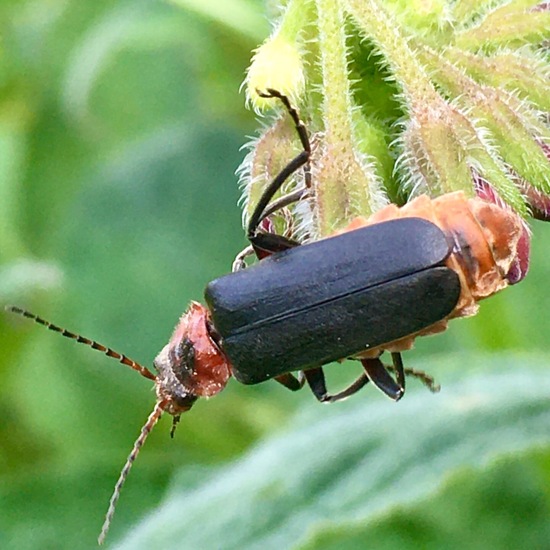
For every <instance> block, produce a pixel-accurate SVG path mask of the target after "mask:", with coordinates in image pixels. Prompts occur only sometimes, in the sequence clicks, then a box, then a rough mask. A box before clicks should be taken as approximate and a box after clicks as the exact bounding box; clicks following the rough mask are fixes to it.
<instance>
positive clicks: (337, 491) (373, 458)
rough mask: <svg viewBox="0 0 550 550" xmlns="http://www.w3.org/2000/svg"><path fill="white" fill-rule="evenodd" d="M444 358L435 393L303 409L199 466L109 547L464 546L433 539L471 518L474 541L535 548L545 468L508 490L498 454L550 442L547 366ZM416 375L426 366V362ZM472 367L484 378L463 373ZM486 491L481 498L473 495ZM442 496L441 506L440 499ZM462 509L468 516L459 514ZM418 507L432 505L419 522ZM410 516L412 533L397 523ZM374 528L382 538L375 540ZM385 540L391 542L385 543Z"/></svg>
mask: <svg viewBox="0 0 550 550" xmlns="http://www.w3.org/2000/svg"><path fill="white" fill-rule="evenodd" d="M525 359H527V360H528V362H529V364H530V365H532V367H531V368H525V369H523V370H522V371H521V372H519V371H518V369H517V368H516V365H517V363H518V362H519V361H524V360H525ZM446 363H447V366H448V367H449V371H451V370H454V373H455V377H458V376H460V378H461V380H458V381H455V382H451V383H449V384H448V386H447V387H446V389H445V391H444V392H443V393H442V394H440V395H438V396H437V397H435V396H434V397H432V398H430V399H426V394H425V393H424V392H423V391H415V390H413V391H412V392H410V394H409V395H408V396H407V399H406V400H404V401H403V402H402V403H400V404H399V405H394V406H390V405H389V404H388V403H387V401H386V400H385V399H383V398H382V397H380V398H379V399H376V397H375V396H370V397H371V399H364V400H361V399H355V400H350V401H349V402H347V403H346V404H345V405H342V406H340V407H332V409H331V410H330V411H327V412H326V413H325V412H324V411H323V414H320V409H319V407H314V404H311V405H310V406H308V407H304V408H303V409H302V414H300V415H298V417H297V418H296V419H295V421H294V424H293V426H292V428H289V429H286V430H284V431H283V433H281V434H280V435H278V436H277V437H274V438H272V439H270V440H269V441H267V442H264V443H262V444H260V445H259V446H257V447H256V448H255V449H253V450H252V451H251V452H250V453H249V454H247V455H246V456H244V457H241V458H240V459H239V460H238V461H236V462H235V463H234V464H232V465H229V466H224V467H222V468H216V469H215V470H213V471H212V470H206V471H205V472H197V473H196V476H195V482H194V483H193V482H192V481H191V482H190V480H189V479H186V478H184V479H182V480H181V481H179V482H176V483H175V484H174V485H173V486H172V487H171V490H170V491H169V493H168V494H167V496H166V497H165V498H164V500H163V502H162V503H161V505H160V507H159V508H157V510H156V511H155V512H154V514H152V515H151V516H150V517H149V518H147V519H145V520H144V521H143V522H142V523H141V524H140V525H139V527H137V528H136V529H134V530H133V532H132V533H130V534H129V535H128V537H127V538H126V539H124V540H123V542H122V543H121V544H120V545H117V546H115V547H116V548H118V549H119V550H130V549H132V550H135V549H141V548H143V549H146V548H151V547H153V546H155V545H157V546H158V547H162V548H170V547H178V546H180V547H182V548H220V547H223V548H224V549H226V550H229V549H239V548H266V549H268V548H269V549H276V548H309V549H314V548H315V549H318V548H341V546H340V544H341V543H342V539H343V540H344V542H345V546H346V547H348V548H362V547H364V546H363V545H362V544H361V541H365V540H368V541H369V545H370V544H372V545H373V547H374V548H380V547H387V548H394V547H395V548H398V547H405V548H417V547H419V546H417V545H416V543H418V542H420V541H425V544H426V545H427V546H431V547H438V546H437V544H438V543H439V547H440V548H441V547H446V548H464V547H465V546H464V541H469V542H470V544H472V545H473V544H474V543H475V542H476V537H475V536H471V535H470V536H467V538H465V539H462V540H461V538H460V535H459V537H458V540H457V541H456V542H455V543H452V542H451V543H449V542H448V541H447V537H445V536H444V535H443V533H444V532H445V530H448V531H451V532H452V531H453V530H455V531H456V530H457V524H458V525H460V524H461V523H462V526H463V527H464V528H467V526H468V524H469V523H471V522H472V520H477V521H479V522H480V527H479V528H478V529H477V531H476V534H477V537H478V541H477V543H478V545H479V547H482V546H483V545H485V546H484V547H485V548H498V547H502V545H503V544H511V545H510V547H514V541H515V544H521V542H522V541H523V542H525V541H527V540H530V541H531V543H532V544H531V545H529V547H531V548H539V547H540V548H542V547H544V545H545V541H547V540H548V536H549V534H550V528H549V526H548V521H547V518H548V513H550V499H549V496H550V495H549V494H548V493H546V494H545V493H544V491H542V490H541V488H540V486H539V485H537V483H536V481H537V480H538V482H539V483H542V482H544V468H541V467H540V466H538V465H537V464H532V470H531V471H529V472H527V475H526V472H525V471H523V470H522V469H521V468H515V469H514V468H512V467H508V468H507V471H508V472H509V474H508V475H509V477H507V478H506V480H505V483H503V484H502V486H501V487H498V486H494V482H495V480H498V479H499V478H500V479H502V477H503V476H502V474H501V471H499V470H502V469H503V468H504V466H503V463H502V461H501V462H500V463H495V457H496V456H499V455H508V454H509V453H511V452H514V453H519V452H521V451H524V450H526V449H529V448H532V447H533V446H536V445H538V444H539V443H540V442H541V441H545V440H546V441H547V440H548V423H549V421H550V409H549V408H548V393H549V392H550V373H549V372H548V369H545V367H546V365H545V361H544V360H542V359H541V358H540V357H537V356H535V355H531V356H520V355H511V356H508V357H504V356H503V357H498V358H497V357H492V358H490V357H483V358H481V357H480V358H478V359H477V360H473V359H470V360H468V362H467V364H468V367H467V368H464V357H463V356H461V357H455V358H454V360H453V359H452V358H449V357H447V358H446ZM537 367H538V368H537ZM426 368H427V369H428V370H429V371H430V372H433V370H434V369H435V368H436V361H433V362H429V363H428V364H427V365H426ZM481 368H483V373H482V374H481V373H480V374H477V375H475V376H468V374H472V373H473V372H475V370H477V369H481ZM449 377H450V376H449ZM535 381H536V382H535ZM321 410H323V409H321ZM528 462H529V460H525V463H528ZM531 462H533V461H532V460H531ZM487 467H488V470H487V471H486V472H484V476H486V480H483V479H477V480H476V475H479V471H478V469H479V468H487ZM483 485H486V487H485V492H484V494H482V495H479V494H476V493H477V491H478V490H479V489H478V488H479V486H482V487H483ZM476 486H477V487H476ZM464 487H469V488H470V490H471V491H472V493H468V492H466V491H464ZM526 487H529V488H530V489H531V491H530V492H529V491H527V490H526ZM451 488H454V489H455V491H454V494H453V493H452V492H451V491H450V489H451ZM499 488H500V489H501V490H500V491H499V490H498V489H499ZM441 490H443V493H442V494H448V493H451V494H450V495H449V496H450V498H448V499H447V500H445V499H443V498H442V495H440V494H438V492H439V491H441ZM489 496H490V497H491V498H488V497H489ZM421 499H422V500H423V501H424V502H423V503H422V506H419V507H416V506H415V503H417V502H418V501H419V500H421ZM461 501H462V502H461ZM457 504H458V505H459V510H458V511H455V510H454V507H455V506H457ZM460 504H462V506H460ZM472 504H473V505H474V506H476V508H477V509H478V514H479V515H478V517H477V518H476V517H472V515H471V513H470V511H469V510H468V506H470V505H472ZM423 507H425V508H427V509H428V510H431V514H427V515H426V516H425V517H424V518H422V508H423ZM409 508H412V512H413V513H412V518H411V519H413V518H414V519H413V520H417V521H418V526H417V527H416V529H413V528H411V527H409V528H408V529H407V527H406V525H403V524H404V523H406V521H403V518H406V516H407V510H408V509H409ZM518 508H519V510H518ZM524 508H525V515H524V513H523V512H521V511H520V510H523V509H524ZM516 514H517V516H518V520H517V521H514V518H515V516H516ZM419 516H420V518H422V519H423V521H421V519H420V518H419V519H417V518H418V517H419ZM448 516H449V517H448ZM393 517H396V518H397V519H398V522H397V523H398V529H397V532H395V533H391V530H392V529H391V527H392V521H391V519H392V518H393ZM496 517H498V518H499V519H501V521H505V520H510V522H509V524H508V525H509V527H508V528H506V526H503V525H499V527H500V529H494V530H491V529H485V525H484V521H485V522H491V521H495V520H496ZM399 518H401V520H400V521H399ZM527 518H529V521H526V519H527ZM377 523H378V525H377ZM400 524H401V525H400ZM386 526H387V527H386ZM385 527H386V528H385ZM371 531H373V532H374V534H375V535H376V533H377V532H378V533H380V534H381V536H380V538H379V540H377V538H376V536H374V537H373V536H371V533H370V532H371ZM387 531H390V534H389V535H388V534H387ZM510 531H512V533H510ZM388 537H389V539H390V540H392V538H393V543H398V542H399V543H400V546H398V545H397V544H395V545H394V544H391V545H390V544H388V540H387V539H388ZM385 539H386V540H385ZM400 539H401V540H400ZM407 539H409V540H407ZM414 539H416V543H415V542H413V541H414ZM220 541H223V543H222V544H220ZM375 541H376V542H375ZM422 547H425V546H422Z"/></svg>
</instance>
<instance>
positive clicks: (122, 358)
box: [6, 306, 157, 380]
mask: <svg viewBox="0 0 550 550" xmlns="http://www.w3.org/2000/svg"><path fill="white" fill-rule="evenodd" d="M6 311H10V312H11V313H16V314H17V315H21V316H23V317H26V318H27V319H32V320H33V321H34V322H35V323H38V324H39V325H42V326H44V327H46V328H47V329H49V330H53V332H58V333H59V334H61V336H65V337H67V338H71V339H72V340H75V341H76V342H78V343H79V344H84V345H86V346H89V347H91V348H92V349H96V350H98V351H100V352H102V353H104V354H105V355H107V356H108V357H113V358H114V359H117V360H118V361H119V362H120V363H122V364H123V365H127V366H128V367H130V368H132V369H134V370H135V371H137V372H139V373H140V374H141V376H144V377H145V378H148V379H149V380H156V379H157V377H156V376H155V375H154V374H153V373H152V372H151V371H150V370H149V369H147V368H145V367H144V366H142V365H140V364H139V363H137V362H136V361H134V360H133V359H130V358H129V357H126V355H123V354H122V353H118V352H117V351H115V350H114V349H111V348H108V347H107V346H104V345H103V344H100V343H99V342H96V341H95V340H90V339H89V338H84V336H81V335H80V334H74V333H72V332H69V331H68V330H66V329H64V328H61V327H58V326H57V325H54V324H53V323H50V322H49V321H46V320H45V319H42V317H38V315H35V314H34V313H31V312H30V311H27V310H25V309H22V308H20V307H17V306H6Z"/></svg>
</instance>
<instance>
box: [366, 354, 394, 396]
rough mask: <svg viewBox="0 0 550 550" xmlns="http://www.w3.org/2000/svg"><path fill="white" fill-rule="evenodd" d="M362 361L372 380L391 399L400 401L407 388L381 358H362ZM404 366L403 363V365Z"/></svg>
mask: <svg viewBox="0 0 550 550" xmlns="http://www.w3.org/2000/svg"><path fill="white" fill-rule="evenodd" d="M361 363H362V365H363V368H364V369H365V372H366V373H367V376H368V377H369V379H370V381H371V382H372V383H373V384H374V385H375V386H376V387H377V388H378V389H379V390H380V391H382V392H383V393H385V394H386V395H387V396H388V397H389V398H390V399H393V400H394V401H399V400H400V399H401V398H402V397H403V394H404V393H405V388H403V387H402V386H400V385H399V384H398V383H397V382H396V381H395V380H394V379H393V378H392V377H391V376H390V374H389V372H388V371H387V370H386V367H385V366H384V365H383V363H382V361H380V359H378V358H377V359H361ZM401 366H402V365H401Z"/></svg>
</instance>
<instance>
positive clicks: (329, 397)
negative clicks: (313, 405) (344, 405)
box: [304, 367, 369, 403]
mask: <svg viewBox="0 0 550 550" xmlns="http://www.w3.org/2000/svg"><path fill="white" fill-rule="evenodd" d="M304 376H305V379H306V380H307V383H308V385H309V388H310V390H311V391H312V393H313V395H314V396H315V397H316V398H317V400H318V401H320V402H321V403H336V402H337V401H342V399H346V398H347V397H350V396H351V395H353V394H354V393H357V392H358V391H359V390H360V389H361V388H362V387H363V386H365V385H366V384H368V383H369V378H368V376H367V375H366V374H362V375H361V376H359V378H357V380H355V382H353V383H352V384H350V385H349V386H348V387H347V388H346V389H344V390H342V391H341V392H338V393H335V394H330V393H328V391H327V385H326V382H325V373H324V372H323V369H322V368H321V367H319V368H315V369H308V370H306V371H304Z"/></svg>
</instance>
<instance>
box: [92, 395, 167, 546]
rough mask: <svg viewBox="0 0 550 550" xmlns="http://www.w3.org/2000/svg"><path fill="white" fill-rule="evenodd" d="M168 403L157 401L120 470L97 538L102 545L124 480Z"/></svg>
mask: <svg viewBox="0 0 550 550" xmlns="http://www.w3.org/2000/svg"><path fill="white" fill-rule="evenodd" d="M167 404H168V401H167V400H163V401H157V403H156V404H155V408H154V409H153V412H152V413H151V414H150V415H149V418H147V422H145V424H144V426H143V428H141V433H140V434H139V437H138V438H137V439H136V442H135V443H134V446H133V448H132V451H131V452H130V454H129V455H128V458H127V459H126V463H125V464H124V467H123V468H122V471H121V472H120V476H119V477H118V480H117V482H116V485H115V489H114V491H113V494H112V496H111V500H110V501H109V508H108V509H107V513H106V514H105V521H104V522H103V527H101V533H99V537H98V538H97V542H98V544H100V545H101V544H103V543H104V542H105V537H106V536H107V533H108V532H109V527H110V526H111V522H112V521H113V516H114V515H115V508H116V505H117V502H118V499H119V498H120V491H121V490H122V487H123V485H124V482H125V481H126V478H127V477H128V474H129V473H130V469H131V468H132V465H133V464H134V460H135V459H136V457H137V455H138V454H139V451H140V450H141V447H143V444H144V443H145V440H146V439H147V436H148V435H149V434H150V433H151V430H152V429H153V428H154V427H155V425H156V423H157V422H158V421H159V419H160V417H161V416H162V413H163V412H164V409H165V407H166V405H167Z"/></svg>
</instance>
